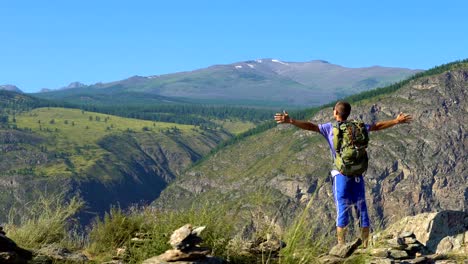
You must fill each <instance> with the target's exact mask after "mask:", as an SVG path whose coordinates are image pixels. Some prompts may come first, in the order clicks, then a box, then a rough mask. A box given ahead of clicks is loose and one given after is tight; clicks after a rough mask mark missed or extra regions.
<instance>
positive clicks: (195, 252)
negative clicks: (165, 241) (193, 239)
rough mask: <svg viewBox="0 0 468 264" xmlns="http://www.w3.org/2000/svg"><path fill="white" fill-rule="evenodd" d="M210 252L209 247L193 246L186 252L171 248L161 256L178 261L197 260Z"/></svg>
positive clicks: (170, 260) (164, 258)
mask: <svg viewBox="0 0 468 264" xmlns="http://www.w3.org/2000/svg"><path fill="white" fill-rule="evenodd" d="M209 253H210V250H209V249H208V248H191V249H190V250H189V251H187V252H184V251H181V250H179V249H169V250H167V251H166V252H164V253H163V254H161V255H159V258H160V259H161V260H163V261H168V262H172V261H178V260H197V259H202V258H205V257H206V256H207V255H208V254H209Z"/></svg>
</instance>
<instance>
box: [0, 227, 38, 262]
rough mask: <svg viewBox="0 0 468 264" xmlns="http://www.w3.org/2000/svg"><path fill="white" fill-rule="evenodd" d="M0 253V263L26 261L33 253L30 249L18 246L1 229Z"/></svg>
mask: <svg viewBox="0 0 468 264" xmlns="http://www.w3.org/2000/svg"><path fill="white" fill-rule="evenodd" d="M0 253H2V256H0V260H1V261H0V263H26V262H27V260H30V259H31V258H32V255H33V254H32V252H31V251H29V250H26V249H23V248H20V247H18V245H16V243H15V242H14V241H13V240H11V239H10V238H8V237H7V236H6V233H5V231H3V229H2V230H1V231H0ZM2 261H3V262H2Z"/></svg>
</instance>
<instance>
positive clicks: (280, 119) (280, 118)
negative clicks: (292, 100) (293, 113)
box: [275, 112, 320, 133]
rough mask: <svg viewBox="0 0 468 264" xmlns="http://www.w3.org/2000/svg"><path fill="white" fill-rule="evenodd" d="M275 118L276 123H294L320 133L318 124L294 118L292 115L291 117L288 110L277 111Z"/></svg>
mask: <svg viewBox="0 0 468 264" xmlns="http://www.w3.org/2000/svg"><path fill="white" fill-rule="evenodd" d="M275 120H276V123H278V124H284V123H287V124H292V125H294V126H296V127H298V128H301V129H305V130H311V131H314V132H318V133H320V129H319V127H318V125H316V124H314V123H312V122H309V121H302V120H295V119H292V118H291V117H289V114H288V113H287V112H283V113H276V115H275Z"/></svg>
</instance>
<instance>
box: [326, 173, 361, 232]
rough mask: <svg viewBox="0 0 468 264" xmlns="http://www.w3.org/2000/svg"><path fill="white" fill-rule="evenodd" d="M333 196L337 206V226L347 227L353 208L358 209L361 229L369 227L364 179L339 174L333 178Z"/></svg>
mask: <svg viewBox="0 0 468 264" xmlns="http://www.w3.org/2000/svg"><path fill="white" fill-rule="evenodd" d="M333 196H334V198H335V205H336V213H337V216H336V226H337V227H346V226H347V225H348V223H349V214H350V211H351V208H353V207H354V208H355V209H356V213H357V216H358V218H359V226H360V227H369V226H370V222H369V214H368V213H367V205H366V197H365V190H364V179H363V177H362V176H359V177H348V176H344V175H342V174H337V175H335V176H334V177H333Z"/></svg>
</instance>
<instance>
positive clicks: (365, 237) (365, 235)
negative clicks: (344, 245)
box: [361, 227, 370, 248]
mask: <svg viewBox="0 0 468 264" xmlns="http://www.w3.org/2000/svg"><path fill="white" fill-rule="evenodd" d="M369 233H370V228H369V227H363V228H361V240H362V245H361V247H362V248H367V246H368V245H369Z"/></svg>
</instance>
